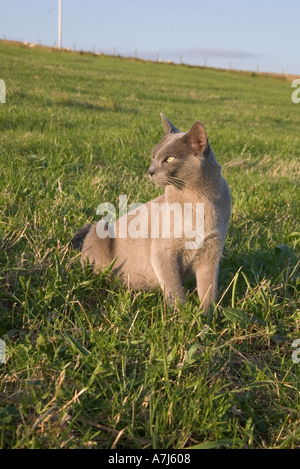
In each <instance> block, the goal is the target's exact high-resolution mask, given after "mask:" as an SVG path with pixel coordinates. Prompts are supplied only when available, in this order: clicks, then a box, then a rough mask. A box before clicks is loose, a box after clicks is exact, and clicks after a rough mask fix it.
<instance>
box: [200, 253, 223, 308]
mask: <svg viewBox="0 0 300 469" xmlns="http://www.w3.org/2000/svg"><path fill="white" fill-rule="evenodd" d="M218 264H219V263H216V262H210V263H208V264H202V265H198V266H197V267H196V282H197V291H198V296H199V300H200V308H201V309H202V310H203V311H204V313H208V311H209V307H210V305H211V304H212V302H213V301H215V300H216V294H217V288H218V270H219V269H218Z"/></svg>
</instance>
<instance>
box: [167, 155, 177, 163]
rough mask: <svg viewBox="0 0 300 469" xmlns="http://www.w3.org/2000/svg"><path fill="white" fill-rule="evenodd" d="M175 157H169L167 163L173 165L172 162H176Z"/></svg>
mask: <svg viewBox="0 0 300 469" xmlns="http://www.w3.org/2000/svg"><path fill="white" fill-rule="evenodd" d="M174 159H175V158H174V156H169V158H167V159H166V162H167V163H172V161H173V160H174Z"/></svg>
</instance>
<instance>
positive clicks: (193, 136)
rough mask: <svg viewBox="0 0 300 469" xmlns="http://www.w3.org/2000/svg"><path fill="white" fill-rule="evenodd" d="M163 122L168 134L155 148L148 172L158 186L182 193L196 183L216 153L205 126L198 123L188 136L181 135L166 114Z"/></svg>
mask: <svg viewBox="0 0 300 469" xmlns="http://www.w3.org/2000/svg"><path fill="white" fill-rule="evenodd" d="M161 118H162V121H163V124H164V128H165V130H166V133H167V134H166V135H165V137H164V138H163V139H162V141H161V142H160V143H158V144H157V145H156V146H155V147H154V149H153V151H152V161H151V165H150V167H149V169H148V172H149V174H150V177H151V179H152V180H153V181H154V182H155V183H156V184H157V185H158V186H160V187H164V186H167V185H173V186H175V187H177V188H178V189H181V188H183V187H184V186H185V185H186V184H187V183H188V182H189V181H192V180H194V179H195V175H197V174H199V172H200V171H201V168H202V167H203V163H205V160H207V159H208V158H209V157H210V155H211V153H212V154H213V152H212V150H211V149H210V146H209V143H208V139H207V134H206V131H205V129H204V125H203V124H202V122H200V121H196V122H195V123H194V124H193V125H192V127H191V128H190V130H189V131H188V132H181V131H180V130H178V129H177V128H176V127H175V126H174V125H173V124H172V123H171V122H170V121H169V120H168V119H167V118H166V117H165V116H164V115H163V114H161Z"/></svg>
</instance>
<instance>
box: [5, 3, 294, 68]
mask: <svg viewBox="0 0 300 469" xmlns="http://www.w3.org/2000/svg"><path fill="white" fill-rule="evenodd" d="M57 17H58V0H6V1H4V0H3V1H1V6H0V38H4V37H6V38H7V39H14V40H23V41H28V42H35V43H38V42H39V41H41V43H42V44H45V45H51V46H52V45H54V44H55V42H57ZM62 25H63V27H62V45H63V47H69V48H71V49H72V48H73V47H74V44H75V45H76V49H77V50H79V49H82V50H93V49H94V48H95V50H96V51H97V52H98V51H102V52H105V53H113V51H114V48H115V50H116V53H117V54H121V55H132V56H134V54H135V53H137V56H138V57H142V58H149V59H154V60H155V59H156V58H157V54H159V58H160V59H162V60H173V61H175V62H179V61H180V57H181V56H182V60H183V62H185V63H189V64H199V65H203V64H204V63H207V65H208V66H209V65H210V66H214V67H225V68H228V67H230V66H231V67H232V68H235V69H243V70H257V67H258V68H259V70H260V71H270V72H279V73H280V72H282V71H283V70H284V71H286V70H288V72H289V73H290V74H295V75H299V76H300V60H299V56H300V47H299V44H300V41H299V31H300V27H299V25H300V0H285V1H284V2H283V1H282V0H281V1H279V0H273V1H271V0H223V1H222V0H209V1H207V0H206V1H203V0H107V1H103V0H62ZM135 51H136V52H135Z"/></svg>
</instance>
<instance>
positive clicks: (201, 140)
mask: <svg viewBox="0 0 300 469" xmlns="http://www.w3.org/2000/svg"><path fill="white" fill-rule="evenodd" d="M182 139H183V141H184V142H185V143H187V144H188V145H189V146H190V147H191V149H192V151H193V152H194V153H195V154H197V155H198V154H200V153H203V151H204V150H205V149H206V147H207V144H208V140H207V134H206V131H205V128H204V125H203V124H202V122H200V121H196V122H195V123H194V124H193V125H192V127H191V128H190V130H189V131H188V132H187V133H186V134H185V135H184V137H183V138H182Z"/></svg>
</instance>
